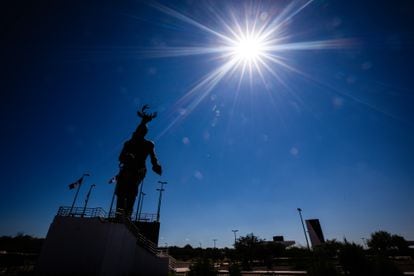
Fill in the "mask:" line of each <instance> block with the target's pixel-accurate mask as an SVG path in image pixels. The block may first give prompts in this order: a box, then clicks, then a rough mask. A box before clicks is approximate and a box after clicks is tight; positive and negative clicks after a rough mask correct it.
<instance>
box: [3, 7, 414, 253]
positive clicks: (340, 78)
mask: <svg viewBox="0 0 414 276" xmlns="http://www.w3.org/2000/svg"><path fill="white" fill-rule="evenodd" d="M9 2H10V1H9ZM119 2H122V3H119ZM304 3H306V2H305V1H299V2H294V5H296V6H295V7H297V6H300V5H301V4H304ZM290 4H291V2H290V1H261V2H257V1H250V2H241V1H210V2H209V3H207V2H201V1H167V2H165V3H161V6H159V4H158V3H157V2H148V3H144V2H143V1H52V2H50V1H28V2H25V3H24V4H23V3H16V4H11V3H2V4H1V5H2V7H1V8H0V11H1V12H0V13H1V16H0V18H1V20H2V23H1V26H2V27H1V29H2V32H1V37H2V39H1V41H2V43H1V46H0V47H1V48H2V51H0V61H1V63H0V64H1V82H0V85H1V94H2V97H1V101H0V104H1V109H0V114H1V117H0V118H1V136H0V139H1V140H0V141H1V144H0V145H1V155H0V163H1V168H2V169H1V178H2V181H1V184H0V185H1V191H0V235H14V234H16V233H17V232H24V233H27V234H31V235H35V236H45V235H46V233H47V229H48V227H49V224H50V223H51V221H52V219H53V217H54V215H55V214H56V211H57V209H58V207H59V206H62V205H70V204H71V202H72V199H73V196H74V191H73V190H72V191H70V190H69V189H68V184H70V183H71V182H73V181H75V180H76V179H77V178H79V176H80V175H81V174H82V173H83V172H85V171H88V172H90V173H91V177H89V178H87V179H86V181H85V183H84V185H83V186H82V189H81V193H80V196H79V199H78V205H81V204H82V203H83V200H84V198H85V195H86V192H87V189H88V188H89V185H91V184H92V183H95V184H97V186H96V189H95V190H94V191H93V194H92V198H91V200H90V204H89V205H90V206H91V207H98V206H100V207H104V208H105V209H106V210H108V209H109V204H110V200H111V196H112V192H113V186H111V185H109V184H107V182H108V180H109V179H110V178H111V177H112V176H113V175H115V174H116V173H117V166H118V161H117V158H118V154H119V151H120V149H121V147H122V144H123V142H124V141H125V140H126V139H127V138H128V137H129V136H130V135H131V133H132V131H133V130H134V129H135V127H136V125H137V123H138V122H139V120H138V118H137V117H136V110H137V109H138V107H140V106H141V105H142V104H145V103H148V104H149V105H150V106H151V107H152V108H153V110H156V111H158V113H159V116H158V118H157V119H155V120H154V121H153V122H151V124H150V126H149V127H150V131H149V133H148V138H149V139H151V140H154V141H155V143H156V151H157V154H158V157H159V160H160V162H161V164H162V166H163V169H164V175H163V176H162V177H161V178H159V177H157V176H156V175H155V174H154V173H152V172H149V173H148V174H147V178H146V180H145V184H144V192H146V193H147V194H148V196H147V197H146V198H145V201H144V207H143V209H144V212H155V211H156V206H157V193H156V191H155V189H156V188H157V185H156V183H157V181H158V180H166V181H168V182H169V184H168V185H167V186H166V192H165V194H164V200H163V203H162V204H163V206H162V213H161V220H162V221H161V240H160V244H164V243H168V244H169V245H185V244H187V243H189V244H191V245H193V246H198V245H199V243H200V242H201V243H202V245H203V247H206V246H212V245H213V241H212V239H214V238H216V239H218V240H217V246H219V247H222V246H231V244H232V241H233V233H232V232H231V230H232V229H238V230H239V232H238V234H239V235H246V234H247V233H251V232H253V233H254V234H255V235H258V236H259V237H261V238H266V239H271V238H272V236H273V235H284V236H285V238H286V239H292V240H296V241H297V242H299V243H300V244H302V245H303V244H305V243H304V237H303V232H302V229H301V225H300V220H299V217H298V214H297V211H296V208H297V207H301V208H302V209H303V215H304V218H319V219H320V221H321V225H322V228H323V230H324V233H325V236H326V238H328V239H333V238H336V239H339V240H341V239H343V238H344V237H346V238H347V239H349V240H353V241H356V242H361V238H362V237H365V238H366V237H368V236H369V234H370V233H371V232H373V231H377V230H386V231H389V232H391V233H393V234H400V235H402V236H404V237H405V238H407V239H411V240H413V239H414V220H413V219H412V218H413V215H414V203H413V202H414V201H413V199H412V198H413V195H414V185H413V184H414V109H413V108H412V107H413V106H414V94H413V77H412V72H413V68H412V67H413V64H412V62H413V61H414V59H413V57H414V52H413V50H414V31H413V29H412V26H414V22H413V21H414V7H413V4H412V1H408V0H407V1H392V2H391V1H357V0H355V1H339V0H338V1H322V0H320V1H317V0H315V1H313V2H311V3H309V5H307V6H306V7H305V8H304V9H303V10H301V11H300V12H299V13H298V14H296V15H295V16H294V17H292V18H291V19H290V20H288V22H286V24H285V25H284V27H283V28H284V29H283V32H284V35H285V36H286V37H285V39H286V40H285V42H286V43H290V42H292V43H293V42H303V41H314V40H332V39H347V41H350V43H348V44H346V43H345V44H346V45H345V44H344V45H339V46H338V47H337V48H335V49H321V50H318V49H313V50H307V51H286V52H282V53H281V54H280V56H281V57H282V58H283V60H284V61H285V62H286V63H288V64H289V65H290V66H292V67H294V68H296V69H298V71H299V72H298V73H295V72H292V71H290V70H287V69H286V68H284V67H283V66H280V65H278V64H274V63H271V64H269V65H270V66H271V67H272V68H273V70H274V71H275V72H276V73H277V75H278V76H279V77H280V78H279V79H278V78H276V77H275V76H273V75H272V74H266V75H265V82H264V81H263V80H262V79H261V78H260V77H259V76H258V74H257V72H253V76H252V78H251V80H252V81H250V78H243V79H242V81H241V82H240V83H239V81H238V80H239V76H240V71H241V70H236V71H235V72H234V74H233V75H230V74H228V75H226V76H225V77H224V78H223V79H222V80H221V81H220V82H219V83H217V85H215V86H214V87H213V88H212V90H210V91H207V90H206V89H207V88H206V87H201V88H200V89H198V90H196V91H195V93H193V94H188V92H189V91H190V90H191V89H192V88H193V87H194V86H195V85H197V83H199V81H200V79H202V78H203V76H205V75H206V74H208V73H209V72H211V71H212V70H214V69H215V68H217V67H218V66H220V65H222V64H223V59H220V58H217V56H215V55H214V54H207V55H192V56H178V57H173V56H170V54H169V50H168V49H170V50H171V49H174V48H173V47H208V48H209V49H214V48H215V47H216V45H219V44H220V41H219V39H218V38H217V36H215V35H213V34H212V33H209V32H207V31H206V30H204V29H202V28H200V27H197V26H195V25H194V24H191V23H190V22H188V21H187V22H185V20H184V21H183V20H180V19H179V18H177V16H174V14H173V13H172V12H171V11H170V12H166V10H165V7H169V8H171V9H172V10H174V11H176V12H178V13H179V14H184V15H187V16H190V17H191V18H192V19H194V20H196V21H197V22H199V23H200V24H203V26H209V27H210V28H212V29H214V30H218V31H220V32H225V28H224V26H223V24H222V22H220V21H219V20H217V17H216V16H215V15H216V14H217V13H218V12H219V13H220V15H221V17H222V18H224V19H226V20H227V19H231V18H232V16H231V15H232V14H233V15H236V17H237V18H243V16H245V14H247V13H248V12H247V13H246V10H247V11H248V9H249V7H255V10H256V11H258V12H259V15H262V14H265V15H266V20H272V19H273V17H274V18H276V17H277V16H279V15H280V14H281V13H282V12H283V11H286V10H287V9H288V7H290V6H289V5H290ZM160 7H161V8H160ZM290 12H291V13H292V12H293V11H292V10H291V11H290ZM262 19H263V18H262ZM342 46H343V47H342ZM217 47H218V46H217ZM160 49H164V50H165V52H163V51H160ZM159 55H165V56H164V57H159ZM201 95H205V97H201ZM183 97H184V100H180V99H183ZM183 114H184V115H183ZM172 122H174V123H173V124H172Z"/></svg>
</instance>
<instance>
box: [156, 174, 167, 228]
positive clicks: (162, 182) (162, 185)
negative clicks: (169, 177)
mask: <svg viewBox="0 0 414 276" xmlns="http://www.w3.org/2000/svg"><path fill="white" fill-rule="evenodd" d="M158 183H160V184H161V188H160V189H157V191H159V192H160V197H159V198H158V210H157V222H160V211H161V199H162V192H163V191H165V189H164V185H166V184H167V181H158Z"/></svg>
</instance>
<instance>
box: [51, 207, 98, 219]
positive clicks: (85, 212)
mask: <svg viewBox="0 0 414 276" xmlns="http://www.w3.org/2000/svg"><path fill="white" fill-rule="evenodd" d="M57 216H59V217H82V218H104V217H106V212H105V210H104V209H102V208H101V207H98V208H83V207H73V208H71V207H68V206H61V207H59V210H58V212H57Z"/></svg>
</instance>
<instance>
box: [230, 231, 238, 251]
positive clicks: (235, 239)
mask: <svg viewBox="0 0 414 276" xmlns="http://www.w3.org/2000/svg"><path fill="white" fill-rule="evenodd" d="M231 231H232V232H233V233H234V248H236V241H237V237H236V233H237V232H238V231H239V230H231Z"/></svg>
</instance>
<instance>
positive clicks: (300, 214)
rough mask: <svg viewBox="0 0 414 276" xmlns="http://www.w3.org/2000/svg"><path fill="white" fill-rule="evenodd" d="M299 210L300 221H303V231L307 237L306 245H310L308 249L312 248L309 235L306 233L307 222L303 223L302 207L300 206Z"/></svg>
mask: <svg viewBox="0 0 414 276" xmlns="http://www.w3.org/2000/svg"><path fill="white" fill-rule="evenodd" d="M297 210H298V212H299V216H300V221H301V222H302V227H303V233H304V234H305V239H306V246H307V247H308V250H310V247H309V241H308V236H307V234H306V229H305V224H304V223H303V218H302V209H301V208H298V209H297Z"/></svg>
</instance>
